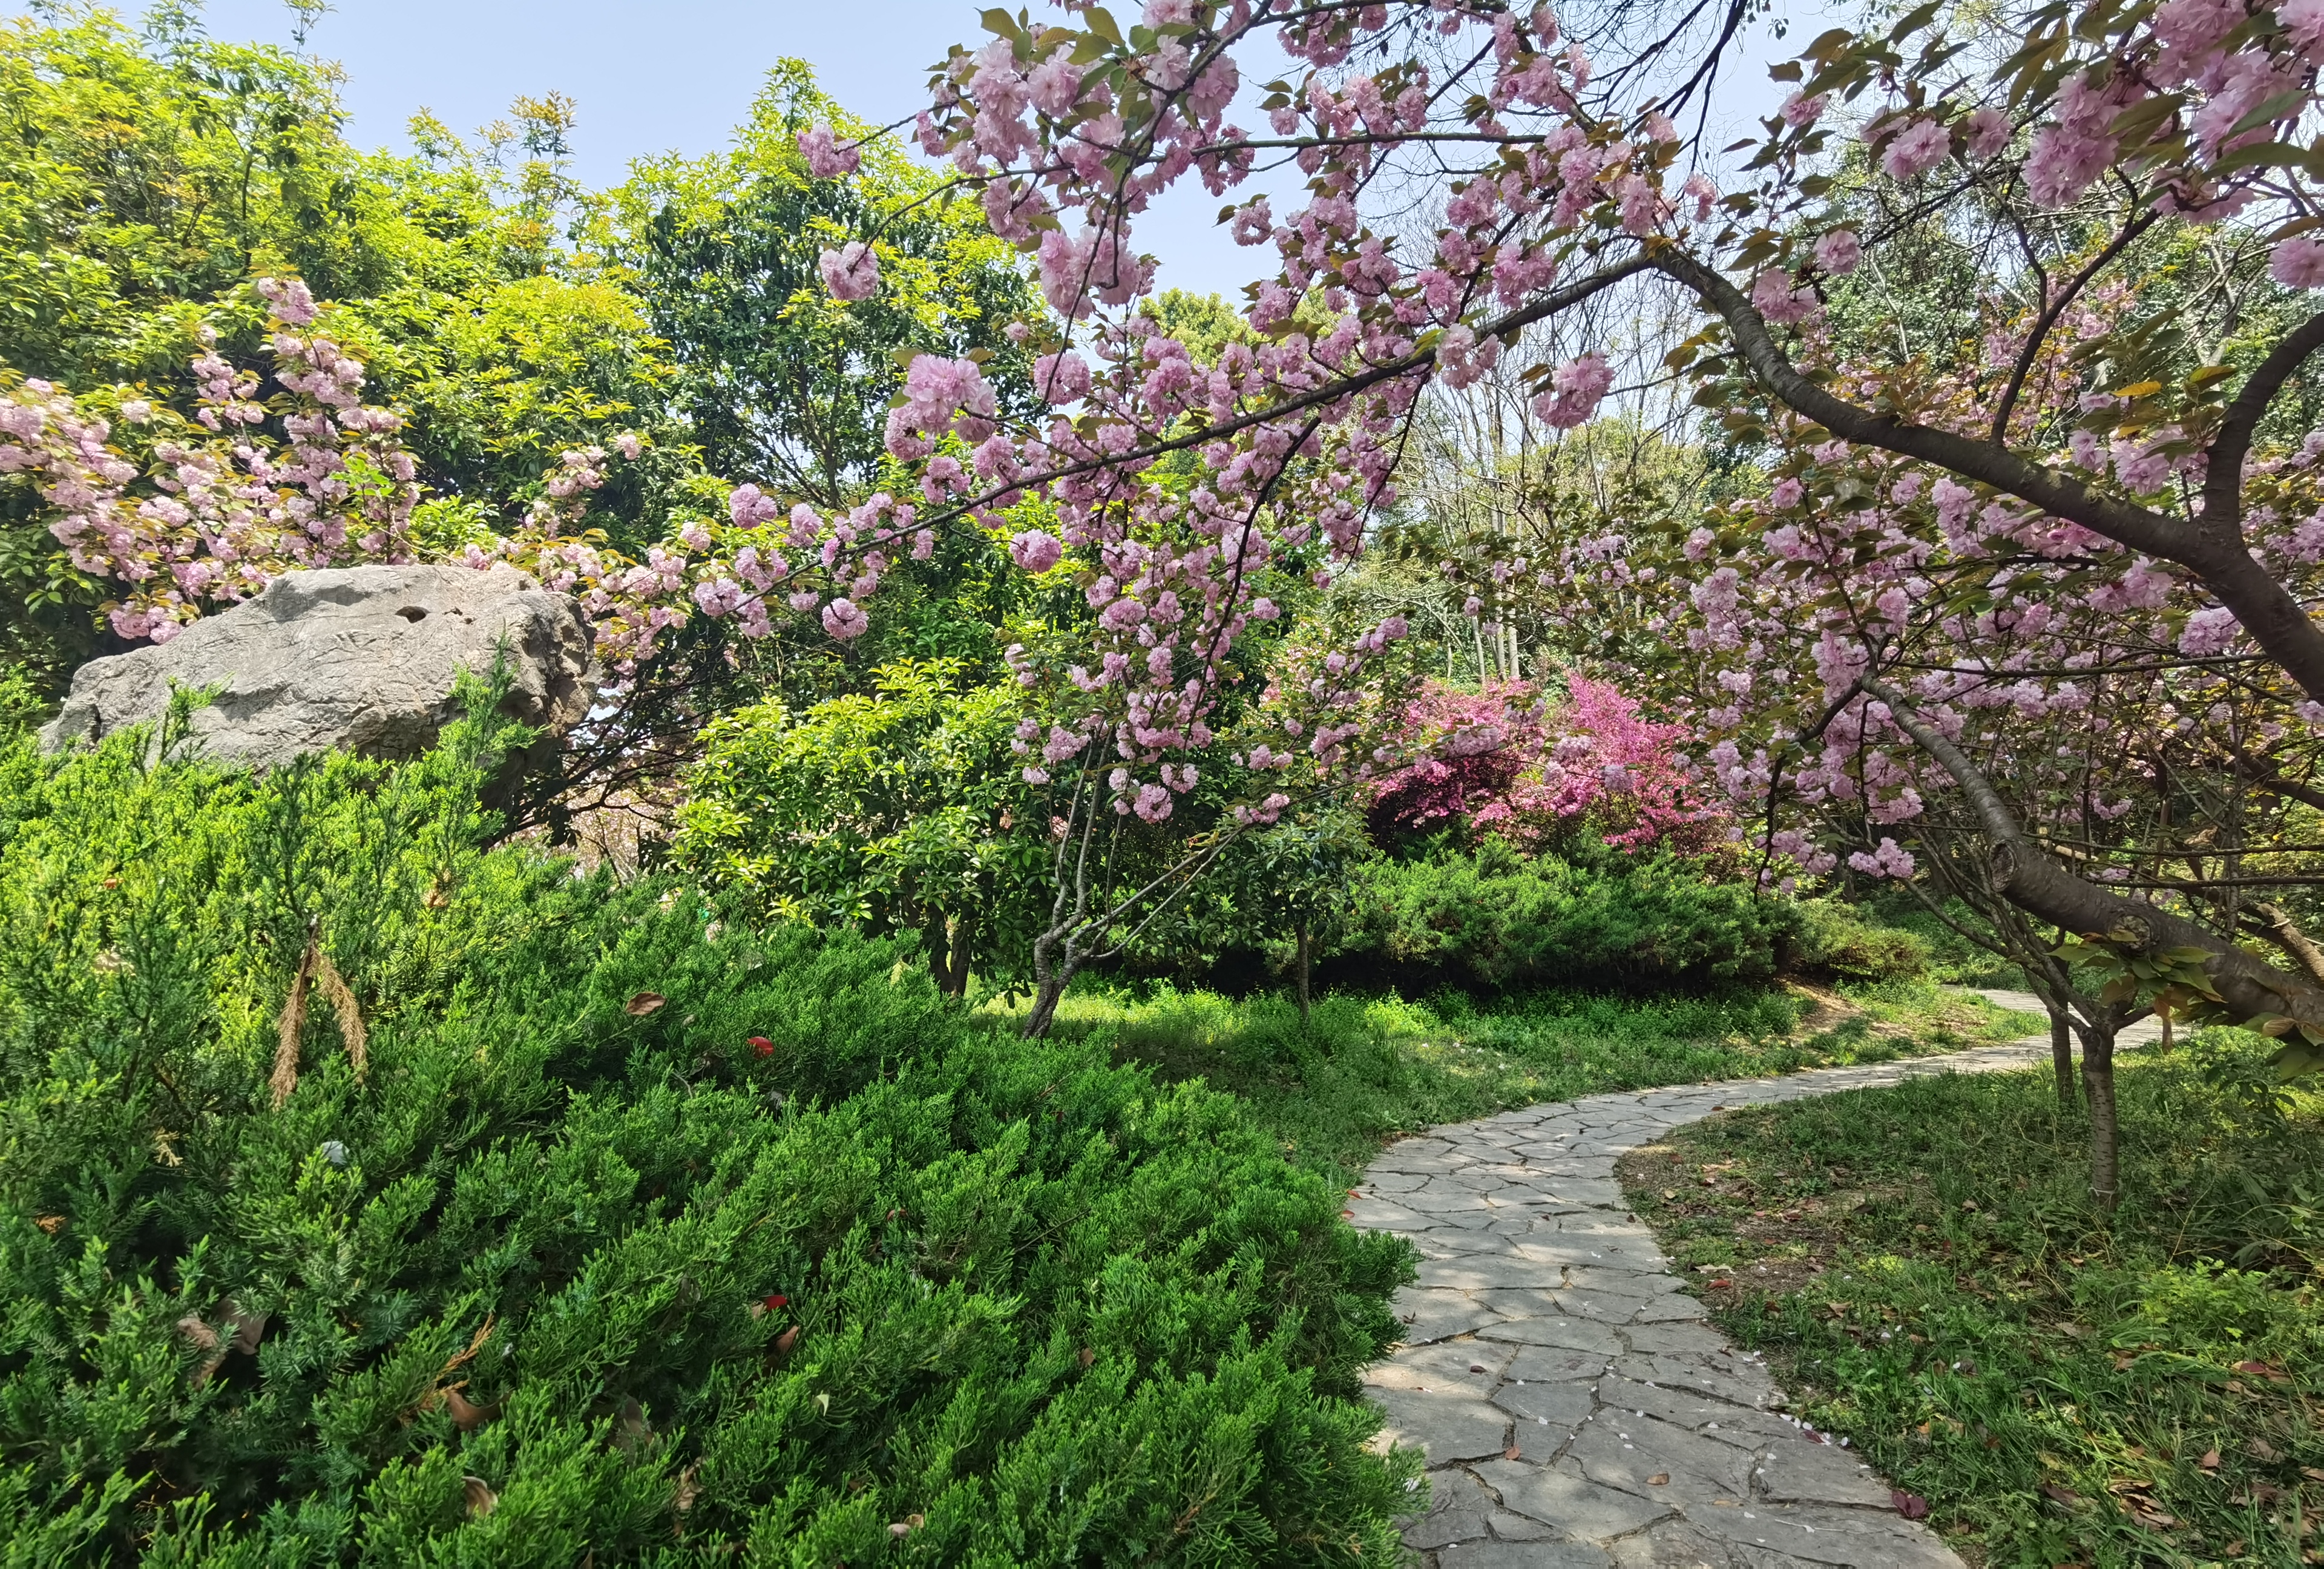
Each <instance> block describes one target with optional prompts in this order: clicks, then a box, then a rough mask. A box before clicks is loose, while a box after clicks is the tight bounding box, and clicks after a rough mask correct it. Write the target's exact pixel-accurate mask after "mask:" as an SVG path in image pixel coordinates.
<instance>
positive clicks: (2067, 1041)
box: [2050, 1002, 2075, 1112]
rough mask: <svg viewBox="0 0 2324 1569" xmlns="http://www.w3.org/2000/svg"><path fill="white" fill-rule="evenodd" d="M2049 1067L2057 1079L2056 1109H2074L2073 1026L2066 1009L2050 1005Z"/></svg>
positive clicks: (2066, 1110)
mask: <svg viewBox="0 0 2324 1569" xmlns="http://www.w3.org/2000/svg"><path fill="white" fill-rule="evenodd" d="M2050 1068H2051V1071H2052V1073H2053V1074H2055V1075H2057V1080H2058V1109H2059V1110H2060V1111H2061V1112H2070V1111H2072V1110H2073V1109H2074V1102H2075V1097H2074V1026H2073V1020H2070V1019H2069V1018H2068V1017H2067V1016H2066V1011H2065V1010H2064V1009H2062V1008H2061V1007H2059V1006H2058V1005H2057V1004H2056V1003H2054V1002H2053V1003H2052V1004H2051V1005H2050Z"/></svg>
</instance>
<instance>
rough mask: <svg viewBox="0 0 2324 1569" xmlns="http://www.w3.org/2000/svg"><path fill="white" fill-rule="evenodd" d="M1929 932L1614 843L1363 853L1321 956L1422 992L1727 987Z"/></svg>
mask: <svg viewBox="0 0 2324 1569" xmlns="http://www.w3.org/2000/svg"><path fill="white" fill-rule="evenodd" d="M1925 960H1926V949H1925V946H1924V945H1923V944H1922V943H1921V942H1920V940H1919V939H1918V938H1916V937H1914V936H1912V935H1911V934H1909V933H1904V932H1899V931H1895V930H1892V929H1889V928H1883V927H1879V926H1877V925H1874V924H1872V923H1870V922H1868V921H1867V920H1866V919H1865V918H1863V917H1862V916H1860V915H1859V914H1858V912H1857V911H1856V910H1855V909H1852V908H1851V907H1849V906H1847V905H1843V904H1839V903H1835V902H1832V901H1829V900H1794V899H1791V898H1789V897H1785V896H1781V895H1775V894H1766V895H1762V894H1756V893H1754V892H1753V891H1752V890H1751V888H1750V887H1749V885H1748V883H1743V882H1731V881H1730V882H1720V881H1712V880H1711V879H1710V878H1708V877H1706V876H1705V875H1704V874H1703V872H1702V870H1701V867H1700V866H1699V865H1697V864H1696V863H1692V862H1690V861H1687V860H1684V859H1683V858H1680V857H1677V856H1673V855H1666V854H1638V855H1626V854H1620V853H1618V852H1614V851H1608V852H1606V853H1605V854H1602V855H1600V856H1598V857H1596V858H1594V859H1590V860H1567V859H1564V858H1562V857H1560V856H1557V855H1548V854H1545V855H1541V856H1538V857H1528V856H1523V855H1520V854H1517V853H1516V852H1514V851H1512V850H1510V849H1509V848H1508V846H1506V845H1504V844H1501V843H1499V841H1488V842H1487V843H1486V844H1484V845H1482V846H1481V847H1480V848H1479V849H1478V850H1476V851H1474V852H1460V851H1444V850H1440V851H1439V852H1437V853H1436V854H1432V855H1430V856H1427V857H1425V858H1423V859H1416V860H1409V861H1397V860H1390V859H1385V858H1384V859H1379V860H1373V861H1368V862H1365V863H1361V864H1360V866H1359V867H1358V869H1357V872H1356V874H1355V876H1354V878H1353V879H1352V887H1351V913H1350V915H1349V917H1348V919H1347V922H1346V925H1345V927H1344V928H1343V930H1342V934H1341V935H1340V937H1339V939H1338V942H1337V945H1336V949H1335V952H1334V954H1333V957H1332V958H1331V959H1329V960H1328V961H1327V962H1326V964H1325V965H1324V967H1323V974H1324V975H1325V976H1326V977H1327V978H1329V979H1331V980H1333V981H1334V982H1340V983H1359V984H1370V985H1374V986H1377V985H1379V984H1382V983H1389V984H1394V985H1397V986H1398V987H1400V988H1401V989H1403V990H1405V991H1406V992H1408V993H1419V992H1427V991H1430V990H1433V989H1434V988H1435V987H1437V986H1440V985H1443V984H1447V983H1449V984H1452V985H1455V986H1460V987H1463V988H1466V989H1469V990H1472V991H1486V992H1517V991H1528V990H1534V989H1538V988H1543V987H1572V988H1579V989H1582V990H1587V991H1610V992H1636V993H1648V992H1669V991H1722V990H1729V989H1732V988H1736V987H1745V986H1754V985H1763V984H1765V983H1767V982H1768V981H1770V980H1772V979H1773V978H1774V977H1775V976H1776V975H1778V974H1796V975H1802V976H1807V977H1812V978H1818V979H1843V980H1887V979H1896V978H1901V977H1905V976H1911V975H1916V974H1919V973H1920V972H1921V970H1922V968H1923V964H1925Z"/></svg>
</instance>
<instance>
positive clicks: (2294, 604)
mask: <svg viewBox="0 0 2324 1569" xmlns="http://www.w3.org/2000/svg"><path fill="white" fill-rule="evenodd" d="M1650 258H1651V262H1652V264H1653V265H1654V266H1655V268H1656V269H1657V270H1659V271H1661V272H1664V273H1665V274H1667V275H1668V276H1669V277H1671V278H1673V279H1675V280H1676V281H1679V282H1681V283H1683V284H1684V285H1686V287H1688V288H1690V289H1692V290H1693V291H1695V292H1696V293H1697V294H1698V295H1700V296H1701V298H1702V300H1703V303H1704V304H1706V305H1707V306H1709V307H1710V308H1711V309H1712V310H1713V311H1715V312H1716V313H1717V314H1718V315H1719V316H1720V318H1722V319H1724V320H1725V321H1726V323H1727V328H1728V331H1729V333H1730V334H1732V335H1733V337H1734V339H1735V345H1736V347H1737V349H1738V351H1739V352H1740V353H1741V355H1742V356H1743V359H1744V362H1745V364H1747V365H1748V366H1749V367H1750V369H1751V374H1752V376H1753V378H1754V379H1755V380H1756V381H1757V383H1758V384H1759V386H1760V388H1761V389H1762V390H1763V391H1765V392H1766V393H1767V394H1768V396H1770V397H1772V398H1774V399H1775V400H1776V401H1778V402H1781V403H1782V404H1784V406H1785V407H1787V408H1789V409H1791V410H1792V411H1794V412H1795V413H1799V414H1803V415H1804V416H1806V417H1807V418H1808V419H1810V420H1814V421H1815V422H1816V423H1817V424H1819V425H1821V426H1822V427H1823V428H1824V429H1827V430H1830V431H1831V433H1832V434H1833V435H1835V436H1838V437H1840V438H1843V439H1845V440H1848V441H1852V442H1855V443H1857V444H1858V445H1859V446H1865V447H1877V448H1881V449H1882V450H1884V451H1887V452H1894V453H1897V454H1900V455H1902V456H1904V457H1916V458H1919V459H1921V460H1922V461H1923V462H1925V463H1932V464H1934V465H1936V466H1938V467H1940V468H1943V469H1947V470H1949V471H1950V472H1951V473H1954V474H1957V475H1961V476H1963V477H1964V478H1968V479H1972V480H1976V481H1978V483H1980V484H1984V485H1991V486H1992V487H1993V488H1994V489H1996V490H2000V491H2006V492H2007V493H2008V494H2012V495H2015V496H2017V497H2018V498H2020V499H2021V500H2024V501H2027V502H2030V503H2033V505H2035V506H2037V507H2040V508H2041V509H2042V510H2043V511H2044V512H2050V513H2052V514H2054V515H2055V516H2058V517H2061V518H2064V519H2066V520H2067V521H2070V522H2076V523H2080V525H2081V526H2082V527H2084V528H2086V529H2088V530H2089V531H2091V532H2093V533H2097V534H2103V535H2105V536H2106V537H2107V539H2109V540H2113V541H2115V543H2116V544H2118V545H2122V546H2125V547H2126V548H2128V549H2133V550H2137V551H2140V552H2142V553H2144V554H2145V555H2149V556H2154V557H2158V558H2162V559H2163V560H2166V561H2175V562H2177V563H2178V564H2179V565H2181V566H2182V567H2184V568H2187V569H2188V570H2190V572H2193V573H2194V574H2195V575H2196V576H2197V577H2199V578H2200V579H2201V580H2202V584H2203V586H2204V587H2205V588H2207V589H2209V591H2210V592H2211V595H2213V597H2215V598H2216V599H2218V602H2219V603H2220V604H2221V605H2225V606H2227V609H2228V610H2229V611H2231V612H2233V613H2234V614H2235V617H2236V621H2237V622H2238V623H2241V624H2242V626H2243V629H2244V630H2245V631H2246V632H2249V633H2250V634H2251V636H2252V639H2253V641H2256V642H2257V643H2258V644H2259V646H2260V647H2261V648H2263V649H2264V650H2266V651H2267V652H2268V654H2269V656H2270V657H2271V658H2273V660H2275V661H2276V663H2278V664H2279V665H2281V666H2282V668H2283V670H2284V672H2285V673H2286V674H2287V675H2289V676H2291V677H2292V679H2293V680H2295V681H2297V682H2299V683H2300V686H2301V688H2302V689H2303V690H2304V691H2306V692H2307V694H2308V695H2309V696H2310V697H2313V698H2316V699H2317V700H2318V701H2319V702H2324V630H2319V628H2318V627H2317V625H2316V623H2314V622H2312V621H2310V619H2309V616H2308V612H2307V611H2306V610H2305V609H2304V608H2303V607H2302V606H2301V604H2300V602H2299V601H2298V600H2297V599H2295V598H2293V597H2292V595H2291V593H2290V592H2289V591H2288V590H2287V589H2285V587H2284V586H2283V585H2282V583H2280V582H2278V581H2277V580H2276V579H2275V577H2274V576H2273V574H2271V573H2270V572H2269V571H2268V570H2267V569H2266V568H2264V567H2262V566H2261V565H2260V564H2259V563H2258V562H2257V561H2255V560H2254V559H2253V558H2252V555H2251V552H2250V551H2249V550H2247V549H2245V548H2244V546H2243V543H2242V540H2241V538H2240V535H2238V536H2237V537H2236V538H2233V539H2227V540H2221V539H2218V538H2215V537H2213V536H2212V535H2211V534H2210V533H2209V531H2196V530H2191V529H2189V528H2187V527H2186V526H2185V525H2183V524H2182V523H2181V521H2179V520H2177V519H2175V518H2172V517H2168V516H2166V515H2164V514H2163V513H2162V512H2152V511H2149V510H2148V509H2147V508H2145V507H2142V506H2138V505H2136V504H2135V503H2130V502H2126V501H2120V500H2116V498H2114V497H2112V496H2109V495H2107V494H2103V493H2101V492H2099V491H2096V490H2093V489H2091V488H2090V487H2089V485H2084V484H2083V483H2082V482H2081V481H2080V479H2078V478H2076V477H2075V476H2073V475H2070V474H2068V473H2065V472H2062V471H2061V470H2058V469H2054V468H2051V467H2048V466H2044V465H2042V464H2036V463H2029V462H2027V461H2026V460H2025V459H2024V458H2022V457H2018V456H2017V455H2016V454H2015V453H2014V452H2012V451H2010V450H2009V449H2008V448H2006V447H1999V446H1996V445H1995V444H1993V443H1991V442H1988V441H1983V440H1979V439H1978V438H1973V437H1968V436H1961V435H1958V434H1956V433H1955V432H1953V431H1950V430H1940V429H1936V428H1934V427H1933V426H1928V425H1916V424H1913V423H1910V422H1908V421H1904V420H1897V419H1895V418H1892V417H1891V416H1888V415H1886V414H1875V413H1873V412H1872V411H1870V410H1868V409H1865V408H1861V407H1859V406H1858V405H1857V404H1854V403H1850V402H1849V401H1846V400H1845V399H1842V398H1840V397H1836V396H1834V395H1833V394H1832V393H1831V392H1828V391H1826V390H1825V389H1824V388H1822V387H1821V386H1819V385H1817V384H1816V383H1814V382H1812V381H1811V380H1809V379H1808V378H1807V377H1806V376H1805V375H1803V374H1801V372H1800V370H1799V367H1798V366H1796V365H1793V364H1792V362H1791V360H1790V358H1789V356H1787V355H1785V354H1784V351H1783V349H1782V348H1781V347H1780V346H1778V345H1777V344H1776V342H1775V337H1774V336H1773V335H1772V334H1771V333H1769V332H1768V330H1767V323H1766V319H1765V318H1762V317H1761V316H1760V314H1759V312H1758V311H1757V309H1754V308H1753V306H1752V304H1751V301H1750V300H1748V298H1746V297H1745V295H1744V293H1743V291H1741V290H1739V289H1738V288H1736V286H1735V285H1734V284H1733V283H1731V282H1729V281H1728V280H1727V279H1726V278H1724V277H1723V276H1721V275H1720V273H1718V272H1714V271H1712V270H1711V268H1709V267H1707V266H1705V265H1704V264H1703V263H1701V262H1699V261H1697V260H1695V259H1694V258H1693V257H1692V256H1690V255H1688V254H1685V253H1684V252H1683V251H1679V250H1677V249H1674V248H1673V247H1670V246H1667V245H1664V246H1657V247H1655V249H1654V250H1653V251H1652V252H1651V253H1650ZM2303 330H2304V329H2303ZM2319 330H2324V328H2319ZM2295 336H2297V335H2295ZM2269 357H2270V360H2271V362H2273V359H2274V357H2275V356H2274V355H2271V356H2269ZM2254 379H2255V380H2257V376H2256V374H2255V377H2254ZM2239 401H2240V400H2239ZM2214 461H2215V463H2216V459H2215V460H2214Z"/></svg>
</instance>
